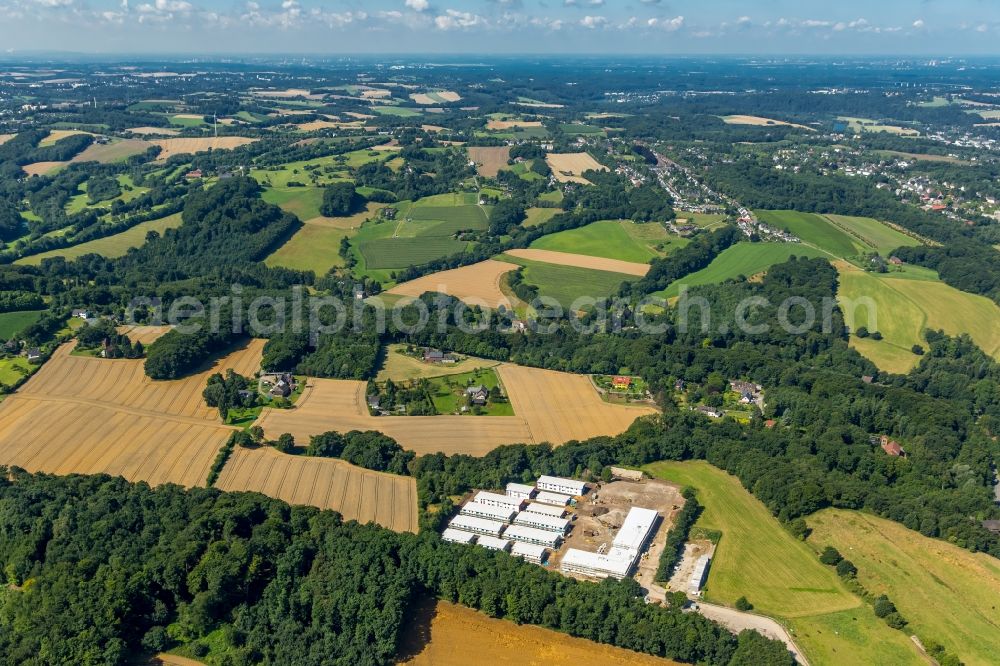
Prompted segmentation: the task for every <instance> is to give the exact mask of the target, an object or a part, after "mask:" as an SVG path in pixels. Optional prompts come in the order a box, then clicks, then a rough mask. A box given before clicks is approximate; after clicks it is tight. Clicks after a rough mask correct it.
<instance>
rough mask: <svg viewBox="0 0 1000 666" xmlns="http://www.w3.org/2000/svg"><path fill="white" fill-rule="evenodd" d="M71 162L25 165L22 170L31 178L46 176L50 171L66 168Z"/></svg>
mask: <svg viewBox="0 0 1000 666" xmlns="http://www.w3.org/2000/svg"><path fill="white" fill-rule="evenodd" d="M67 164H69V162H33V163H31V164H25V165H24V166H23V167H21V169H22V170H23V171H24V173H26V174H28V175H29V176H44V175H45V174H47V173H49V172H50V171H54V170H55V169H59V168H61V167H64V166H66V165H67Z"/></svg>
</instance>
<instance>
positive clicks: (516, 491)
mask: <svg viewBox="0 0 1000 666" xmlns="http://www.w3.org/2000/svg"><path fill="white" fill-rule="evenodd" d="M534 495H535V487H534V486H529V485H528V484H526V483H508V484H507V497H512V498H514V499H518V500H530V499H531V498H532V497H533V496H534Z"/></svg>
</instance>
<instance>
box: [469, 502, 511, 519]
mask: <svg viewBox="0 0 1000 666" xmlns="http://www.w3.org/2000/svg"><path fill="white" fill-rule="evenodd" d="M459 513H461V514H462V515H463V516H475V517H476V518H486V519H487V520H499V521H500V522H502V523H509V522H510V521H511V520H512V519H513V518H514V515H515V514H516V513H517V512H516V511H514V509H512V508H511V507H510V506H509V505H508V506H490V505H488V504H480V503H479V502H469V503H468V504H466V505H465V506H463V507H462V510H461V511H460V512H459Z"/></svg>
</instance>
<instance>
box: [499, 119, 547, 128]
mask: <svg viewBox="0 0 1000 666" xmlns="http://www.w3.org/2000/svg"><path fill="white" fill-rule="evenodd" d="M541 126H542V121H541V120H493V119H490V120H489V121H487V123H486V129H488V130H509V129H514V128H515V127H541Z"/></svg>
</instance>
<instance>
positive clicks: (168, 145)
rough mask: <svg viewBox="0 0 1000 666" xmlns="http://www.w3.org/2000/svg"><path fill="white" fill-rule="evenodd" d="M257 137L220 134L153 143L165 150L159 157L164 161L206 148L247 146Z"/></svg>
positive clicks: (230, 148)
mask: <svg viewBox="0 0 1000 666" xmlns="http://www.w3.org/2000/svg"><path fill="white" fill-rule="evenodd" d="M254 141H257V139H250V138H247V137H243V136H220V137H217V138H216V137H204V138H187V137H184V138H177V139H158V140H156V141H153V142H152V143H153V144H155V145H157V146H160V147H161V148H162V149H163V150H162V151H161V152H160V156H159V157H158V158H157V160H158V161H161V162H162V161H164V160H167V159H170V158H171V157H173V156H174V155H193V154H194V153H200V152H203V151H206V150H232V149H233V148H239V147H240V146H245V145H246V144H248V143H253V142H254Z"/></svg>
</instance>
